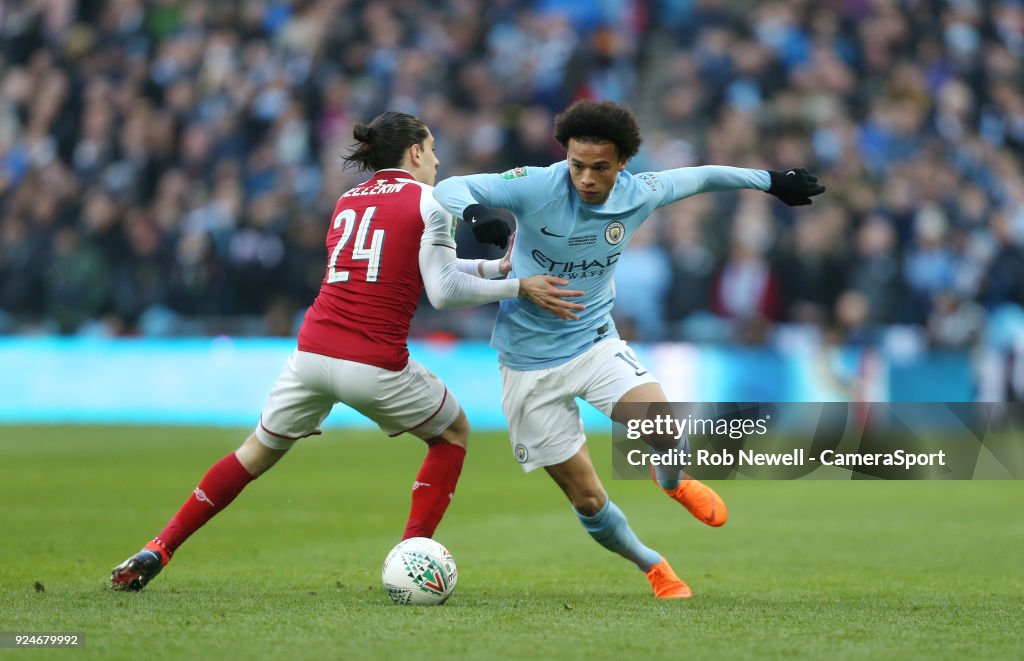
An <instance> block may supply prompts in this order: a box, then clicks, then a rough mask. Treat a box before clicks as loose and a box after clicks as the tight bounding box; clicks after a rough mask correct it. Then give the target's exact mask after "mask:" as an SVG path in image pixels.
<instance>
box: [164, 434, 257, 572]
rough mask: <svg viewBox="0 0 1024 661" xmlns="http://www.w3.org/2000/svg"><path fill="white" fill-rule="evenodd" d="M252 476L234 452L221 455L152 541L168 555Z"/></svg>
mask: <svg viewBox="0 0 1024 661" xmlns="http://www.w3.org/2000/svg"><path fill="white" fill-rule="evenodd" d="M253 479H254V478H253V476H252V475H250V474H249V471H247V470H245V467H244V466H242V464H241V462H239V461H238V457H236V456H235V453H234V452H232V453H231V454H229V455H228V456H226V457H224V458H223V459H221V460H220V461H218V462H217V463H215V464H214V465H213V466H211V467H210V470H208V471H206V475H204V476H203V479H202V480H201V481H200V482H199V486H198V487H196V489H195V491H193V492H192V495H191V496H189V497H188V500H186V501H185V504H184V505H182V506H181V509H180V510H178V513H177V514H175V515H174V517H173V518H172V519H171V520H170V521H169V522H168V523H167V527H166V528H164V529H163V531H161V532H160V535H159V536H158V537H157V538H156V540H155V541H156V542H157V543H159V544H160V545H161V546H163V547H164V548H165V549H166V550H167V552H168V554H172V553H174V551H175V550H177V548H178V547H179V546H181V545H182V544H183V543H184V542H185V540H186V539H188V538H189V536H190V535H191V534H192V533H194V532H195V531H197V530H199V529H200V528H202V527H203V526H204V525H206V522H207V521H209V520H210V519H212V518H213V515H214V514H216V513H217V512H219V511H221V510H222V509H224V508H225V507H227V506H228V505H230V504H231V501H233V500H234V499H235V496H237V495H238V494H239V493H241V491H242V489H244V488H245V485H247V484H249V483H250V482H252V481H253Z"/></svg>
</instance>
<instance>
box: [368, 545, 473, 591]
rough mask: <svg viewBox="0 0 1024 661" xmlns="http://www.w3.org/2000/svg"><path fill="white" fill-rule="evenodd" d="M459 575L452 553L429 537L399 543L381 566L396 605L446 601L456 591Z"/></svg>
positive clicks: (384, 580)
mask: <svg viewBox="0 0 1024 661" xmlns="http://www.w3.org/2000/svg"><path fill="white" fill-rule="evenodd" d="M458 577H459V575H458V572H457V571H456V569H455V559H454V558H452V554H451V553H449V552H448V549H446V548H445V547H444V546H443V545H442V544H439V543H438V542H435V541H434V540H432V539H429V538H427V537H411V538H409V539H406V540H403V541H401V542H399V543H398V545H397V546H396V547H395V548H393V549H391V552H390V553H388V557H387V558H385V559H384V567H383V568H382V569H381V580H382V581H383V582H384V589H385V590H386V591H387V593H388V596H389V597H391V599H392V600H393V601H394V602H395V603H396V604H413V605H420V606H434V605H437V604H443V603H444V602H445V600H447V599H448V597H450V596H452V592H454V591H455V583H456V581H457V580H458Z"/></svg>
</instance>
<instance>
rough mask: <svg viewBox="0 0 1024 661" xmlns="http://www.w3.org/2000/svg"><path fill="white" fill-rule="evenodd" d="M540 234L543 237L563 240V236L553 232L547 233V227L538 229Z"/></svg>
mask: <svg viewBox="0 0 1024 661" xmlns="http://www.w3.org/2000/svg"><path fill="white" fill-rule="evenodd" d="M540 233H541V234H543V235H544V236H553V237H555V238H556V239H564V238H565V234H555V233H554V232H549V231H548V226H547V225H545V226H544V227H542V228H540Z"/></svg>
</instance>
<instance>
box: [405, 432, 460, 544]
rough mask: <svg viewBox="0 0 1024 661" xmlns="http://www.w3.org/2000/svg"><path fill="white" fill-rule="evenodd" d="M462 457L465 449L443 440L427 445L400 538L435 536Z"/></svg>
mask: <svg viewBox="0 0 1024 661" xmlns="http://www.w3.org/2000/svg"><path fill="white" fill-rule="evenodd" d="M465 459H466V448H463V447H459V446H458V445H452V444H451V443H443V442H442V443H434V444H433V445H431V446H430V449H428V450H427V457H426V459H424V460H423V466H421V467H420V472H419V473H418V474H417V475H416V481H415V482H413V485H412V509H411V510H410V511H409V522H408V523H406V525H405V533H404V534H403V535H402V539H409V538H410V537H432V536H433V535H434V530H436V529H437V524H438V523H440V522H441V517H443V516H444V513H445V510H447V509H448V505H449V504H450V503H451V502H452V496H453V495H454V493H455V484H456V483H457V482H458V481H459V475H460V474H461V473H462V462H463V461H464V460H465Z"/></svg>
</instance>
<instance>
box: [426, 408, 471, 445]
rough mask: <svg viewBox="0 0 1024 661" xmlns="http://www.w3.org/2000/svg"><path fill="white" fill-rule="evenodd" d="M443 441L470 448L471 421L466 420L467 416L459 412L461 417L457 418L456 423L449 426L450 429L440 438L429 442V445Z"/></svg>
mask: <svg viewBox="0 0 1024 661" xmlns="http://www.w3.org/2000/svg"><path fill="white" fill-rule="evenodd" d="M437 441H441V442H444V443H451V444H452V445H457V446H459V447H460V448H463V449H468V448H469V419H467V418H466V414H465V413H463V412H462V411H459V415H458V417H457V418H455V421H454V422H453V423H452V424H450V425H448V428H447V429H445V430H444V431H443V432H441V435H440V436H437V437H436V438H433V439H430V440H428V441H427V443H428V444H432V443H434V442H437Z"/></svg>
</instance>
